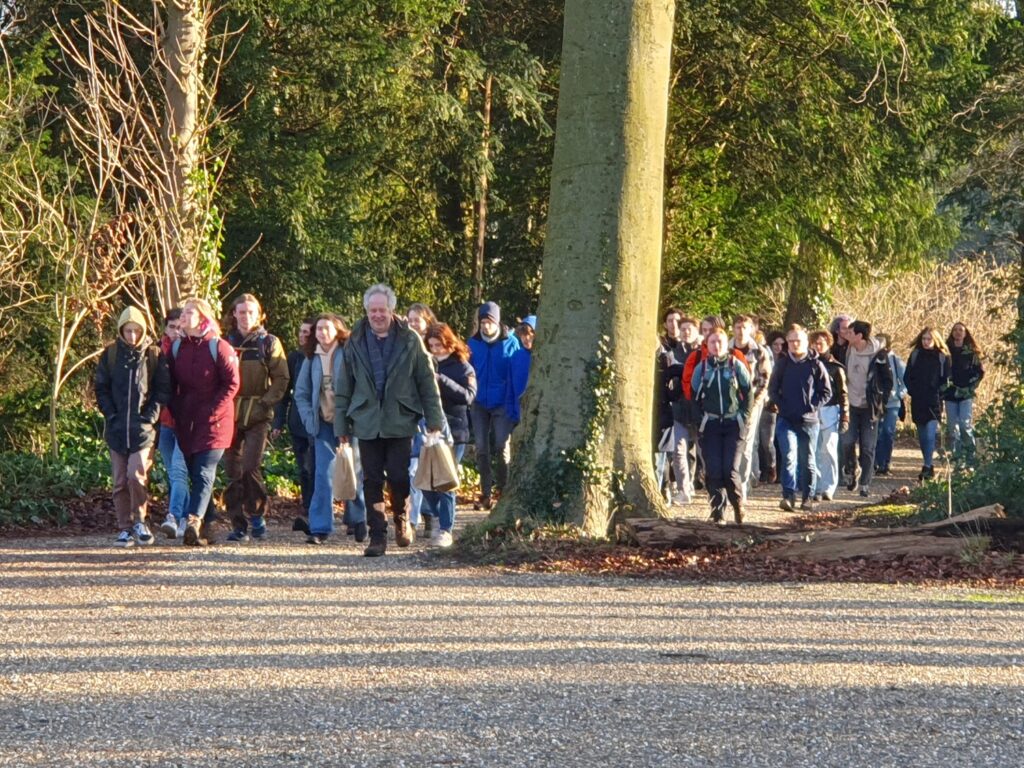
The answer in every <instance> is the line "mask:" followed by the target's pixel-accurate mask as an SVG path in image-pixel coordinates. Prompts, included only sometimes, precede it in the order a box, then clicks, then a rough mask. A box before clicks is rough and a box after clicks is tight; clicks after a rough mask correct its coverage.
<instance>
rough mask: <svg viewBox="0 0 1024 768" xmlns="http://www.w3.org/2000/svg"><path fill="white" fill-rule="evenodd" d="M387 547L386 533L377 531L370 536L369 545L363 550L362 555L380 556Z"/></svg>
mask: <svg viewBox="0 0 1024 768" xmlns="http://www.w3.org/2000/svg"><path fill="white" fill-rule="evenodd" d="M387 549H388V537H387V534H386V533H379V534H376V535H374V536H373V537H371V538H370V546H368V547H367V548H366V550H365V551H364V552H363V556H364V557H380V556H381V555H383V554H384V553H385V552H387Z"/></svg>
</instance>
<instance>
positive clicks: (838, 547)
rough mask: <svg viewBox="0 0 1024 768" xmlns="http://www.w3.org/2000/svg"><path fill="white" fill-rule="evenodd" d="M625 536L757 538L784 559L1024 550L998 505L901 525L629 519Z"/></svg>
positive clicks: (696, 542)
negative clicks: (785, 527) (793, 526)
mask: <svg viewBox="0 0 1024 768" xmlns="http://www.w3.org/2000/svg"><path fill="white" fill-rule="evenodd" d="M623 527H624V529H625V531H624V533H625V538H627V539H629V540H631V541H634V542H636V543H637V544H640V545H641V546H646V547H654V548H659V549H700V548H708V549H728V548H747V547H749V546H751V545H753V544H757V543H761V542H774V543H778V544H780V545H781V546H779V547H775V548H772V549H770V550H769V551H768V552H766V553H765V554H767V555H768V556H771V557H774V558H778V559H782V560H810V561H826V560H848V559H854V558H866V559H868V560H892V559H896V558H899V557H906V556H924V557H946V556H952V557H957V556H959V555H961V554H962V553H963V552H964V550H965V548H977V547H979V546H981V547H983V548H985V549H987V548H989V547H990V546H993V545H995V546H998V547H1000V548H1002V549H1011V550H1015V551H1024V520H1008V519H1006V513H1005V512H1004V511H1003V508H1002V507H1001V506H1000V505H998V504H993V505H991V506H988V507H981V508H979V509H974V510H971V511H970V512H965V513H963V514H961V515H956V516H954V517H951V518H949V519H948V520H939V521H936V522H934V523H925V524H922V525H916V526H908V527H903V528H863V527H851V528H834V529H802V530H795V531H792V530H791V531H780V530H779V529H778V528H770V527H766V526H755V525H749V526H742V527H737V526H725V527H721V526H717V525H715V524H713V523H709V522H702V521H698V520H662V519H650V518H642V519H637V518H631V519H629V520H627V521H626V524H625V526H623Z"/></svg>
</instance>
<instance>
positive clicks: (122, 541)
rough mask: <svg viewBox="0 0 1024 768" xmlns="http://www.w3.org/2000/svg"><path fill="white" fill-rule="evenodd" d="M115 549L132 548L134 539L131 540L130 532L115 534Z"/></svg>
mask: <svg viewBox="0 0 1024 768" xmlns="http://www.w3.org/2000/svg"><path fill="white" fill-rule="evenodd" d="M114 546H115V547H134V546H135V539H133V538H132V532H131V531H121V532H120V533H119V534H117V538H116V539H115V540H114Z"/></svg>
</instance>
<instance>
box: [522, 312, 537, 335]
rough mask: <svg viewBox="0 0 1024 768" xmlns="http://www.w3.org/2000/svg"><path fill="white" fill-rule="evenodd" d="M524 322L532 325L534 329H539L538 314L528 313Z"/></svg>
mask: <svg viewBox="0 0 1024 768" xmlns="http://www.w3.org/2000/svg"><path fill="white" fill-rule="evenodd" d="M523 324H524V325H528V326H530V327H531V328H533V330H535V331H536V330H537V316H536V315H527V316H526V317H524V318H523Z"/></svg>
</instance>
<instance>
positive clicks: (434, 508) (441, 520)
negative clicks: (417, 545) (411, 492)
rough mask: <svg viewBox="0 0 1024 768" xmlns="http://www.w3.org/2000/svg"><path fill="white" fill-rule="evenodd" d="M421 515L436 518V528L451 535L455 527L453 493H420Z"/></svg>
mask: <svg viewBox="0 0 1024 768" xmlns="http://www.w3.org/2000/svg"><path fill="white" fill-rule="evenodd" d="M422 493H423V514H425V515H433V516H434V517H436V518H437V524H438V527H439V528H440V529H441V530H442V531H448V532H449V533H451V530H452V526H454V525H455V492H454V491H448V492H445V493H442V492H440V491H422Z"/></svg>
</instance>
